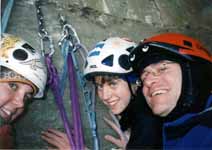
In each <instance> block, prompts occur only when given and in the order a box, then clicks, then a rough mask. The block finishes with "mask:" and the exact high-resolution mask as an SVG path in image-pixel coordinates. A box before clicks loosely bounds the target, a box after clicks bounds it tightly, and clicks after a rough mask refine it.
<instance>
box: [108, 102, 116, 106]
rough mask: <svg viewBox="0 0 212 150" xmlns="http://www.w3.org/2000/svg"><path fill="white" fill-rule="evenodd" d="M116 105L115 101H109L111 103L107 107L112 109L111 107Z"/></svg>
mask: <svg viewBox="0 0 212 150" xmlns="http://www.w3.org/2000/svg"><path fill="white" fill-rule="evenodd" d="M116 103H117V101H111V102H108V105H109V106H110V107H112V106H114V105H115V104H116Z"/></svg>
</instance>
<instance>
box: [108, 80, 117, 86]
mask: <svg viewBox="0 0 212 150" xmlns="http://www.w3.org/2000/svg"><path fill="white" fill-rule="evenodd" d="M118 82H119V81H118V80H112V81H110V82H109V83H108V84H109V86H110V87H112V88H115V87H117V86H118Z"/></svg>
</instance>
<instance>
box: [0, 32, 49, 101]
mask: <svg viewBox="0 0 212 150" xmlns="http://www.w3.org/2000/svg"><path fill="white" fill-rule="evenodd" d="M0 45H1V47H0V66H3V67H6V68H8V69H10V70H12V71H15V72H16V73H18V74H20V75H21V76H23V77H24V78H25V79H27V80H29V81H30V82H32V84H34V86H36V88H37V89H36V90H37V92H36V94H35V95H34V97H35V98H40V97H42V96H43V92H44V89H45V85H46V80H47V69H46V64H45V60H44V57H43V55H42V54H41V52H40V51H38V50H35V49H34V48H32V47H31V46H30V45H29V44H28V43H27V42H26V41H24V40H23V39H21V38H19V37H16V36H13V35H10V34H2V35H1V43H0Z"/></svg>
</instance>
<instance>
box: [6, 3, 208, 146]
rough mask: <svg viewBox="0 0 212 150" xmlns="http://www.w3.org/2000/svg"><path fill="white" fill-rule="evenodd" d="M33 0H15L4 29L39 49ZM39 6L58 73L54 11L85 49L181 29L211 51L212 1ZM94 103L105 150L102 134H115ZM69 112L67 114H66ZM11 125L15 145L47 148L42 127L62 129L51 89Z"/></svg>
mask: <svg viewBox="0 0 212 150" xmlns="http://www.w3.org/2000/svg"><path fill="white" fill-rule="evenodd" d="M33 2H34V0H15V4H14V7H13V10H12V14H11V17H10V20H9V24H8V28H7V32H8V33H12V34H16V35H19V36H21V37H22V38H24V39H26V40H27V41H29V42H30V43H31V44H32V45H33V46H34V47H35V48H37V49H40V40H39V36H38V33H37V31H38V30H37V29H38V24H37V18H36V12H35V7H34V4H33ZM42 10H43V12H44V19H45V23H46V28H47V30H48V32H49V34H50V35H51V36H52V37H53V40H54V44H55V49H56V52H55V54H54V56H53V61H54V64H55V65H56V67H57V68H58V71H59V73H60V72H61V69H62V65H63V60H62V57H61V54H60V51H59V47H58V45H57V42H58V40H59V38H60V35H61V27H60V24H59V21H58V14H63V15H65V16H66V18H67V20H68V23H70V24H71V25H72V26H73V27H74V28H75V30H76V32H77V34H78V36H79V38H80V40H81V43H82V44H84V45H85V46H86V47H87V49H91V48H92V47H93V46H94V44H95V43H96V42H97V41H100V40H102V39H105V38H107V37H109V36H121V37H129V38H131V39H133V40H135V41H136V42H138V41H140V40H141V39H143V38H145V37H149V36H152V35H154V34H156V33H162V32H180V33H185V34H187V35H190V36H193V37H194V38H197V39H199V40H200V41H202V42H203V43H204V44H205V45H206V47H207V48H208V49H210V51H211V49H212V48H211V47H212V42H211V41H212V34H211V33H212V20H211V18H212V1H211V0H192V1H189V0H175V1H174V0H116V1H115V0H45V1H43V4H42ZM79 91H80V90H79ZM80 94H81V93H80ZM68 97H69V94H68V91H66V92H65V98H64V103H65V104H66V109H67V110H68V111H69V112H70V101H69V98H68ZM80 103H81V114H82V118H83V129H84V132H85V141H86V145H87V146H88V147H90V148H92V140H91V132H90V129H89V126H88V120H87V114H86V111H85V106H84V103H83V101H80ZM96 108H97V109H96V112H98V113H97V120H98V131H99V137H100V141H101V149H110V148H111V147H114V146H113V145H112V144H110V143H108V142H106V141H105V140H104V139H103V136H104V135H105V134H107V133H111V134H114V133H113V131H112V130H110V128H109V127H108V126H107V125H106V124H105V123H104V122H103V116H108V113H107V109H106V108H105V106H104V105H103V104H102V103H101V102H100V101H99V100H97V104H96ZM69 116H70V118H71V115H70V113H69ZM14 126H15V130H16V141H17V148H20V149H38V148H46V146H47V144H46V143H44V142H43V141H42V140H41V138H40V133H41V131H42V130H45V129H47V128H48V127H54V128H56V129H59V130H63V125H62V122H61V119H60V116H59V112H58V110H57V108H56V105H55V102H54V98H53V95H52V93H51V91H49V90H48V92H47V94H46V97H45V98H44V99H41V100H35V101H34V102H33V103H32V104H31V105H30V106H29V108H28V110H27V113H26V114H25V115H24V116H23V117H22V118H20V119H19V120H18V121H17V122H16V123H15V124H14ZM114 135H115V134H114Z"/></svg>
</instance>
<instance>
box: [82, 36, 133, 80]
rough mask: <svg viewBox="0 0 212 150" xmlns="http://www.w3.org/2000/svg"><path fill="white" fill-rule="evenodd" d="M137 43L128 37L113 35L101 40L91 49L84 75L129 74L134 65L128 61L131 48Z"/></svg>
mask: <svg viewBox="0 0 212 150" xmlns="http://www.w3.org/2000/svg"><path fill="white" fill-rule="evenodd" d="M135 46H136V44H135V43H134V42H132V41H130V40H128V39H124V38H119V37H112V38H108V39H107V40H105V41H100V42H98V43H97V44H96V46H95V48H94V49H93V50H91V51H89V53H88V56H87V59H86V63H85V66H84V76H85V77H86V78H87V77H88V76H90V75H91V76H92V75H95V74H104V73H107V74H108V73H112V74H128V73H130V72H132V67H131V66H130V63H129V61H128V57H129V54H130V50H132V48H134V47H135Z"/></svg>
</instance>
